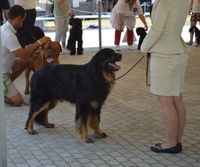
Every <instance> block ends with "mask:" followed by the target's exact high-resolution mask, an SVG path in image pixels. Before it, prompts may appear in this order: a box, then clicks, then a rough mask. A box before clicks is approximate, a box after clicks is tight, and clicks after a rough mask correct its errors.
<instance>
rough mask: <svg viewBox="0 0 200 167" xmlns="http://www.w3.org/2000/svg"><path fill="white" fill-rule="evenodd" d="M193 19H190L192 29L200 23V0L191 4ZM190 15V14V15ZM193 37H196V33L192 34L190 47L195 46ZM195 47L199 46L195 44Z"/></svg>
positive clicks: (194, 0) (193, 0)
mask: <svg viewBox="0 0 200 167" xmlns="http://www.w3.org/2000/svg"><path fill="white" fill-rule="evenodd" d="M190 7H191V12H192V14H191V18H190V27H193V26H196V24H197V22H198V21H199V22H200V0H192V1H191V4H190ZM189 14H190V13H189ZM193 37H194V32H190V41H189V42H187V44H188V45H192V44H193ZM195 46H198V45H197V44H195Z"/></svg>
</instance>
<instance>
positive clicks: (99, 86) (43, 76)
mask: <svg viewBox="0 0 200 167" xmlns="http://www.w3.org/2000/svg"><path fill="white" fill-rule="evenodd" d="M121 58H122V55H121V54H119V53H115V52H114V51H113V50H112V49H102V50H100V51H99V52H97V54H96V55H95V56H94V57H93V58H92V59H91V60H90V62H88V63H87V64H84V65H69V64H60V65H52V64H51V65H46V66H45V67H44V68H43V69H41V70H38V71H36V72H35V73H34V74H33V76H32V79H31V95H30V112H29V117H28V120H27V122H26V127H25V129H27V131H28V133H30V134H34V133H35V130H34V129H33V127H34V121H36V122H37V123H39V124H41V125H44V126H45V127H48V128H54V124H50V123H49V122H48V112H49V110H50V109H52V108H54V107H55V106H56V103H57V101H59V100H67V101H69V102H71V103H73V104H76V116H75V123H76V130H77V132H78V133H79V134H80V138H81V139H82V140H84V141H86V142H93V140H92V139H91V138H90V137H89V134H88V130H89V128H91V129H92V130H94V132H95V135H96V136H97V137H100V138H105V137H106V136H107V135H106V134H105V133H104V132H102V131H101V130H100V128H99V123H100V113H101V107H102V105H103V103H104V101H105V100H106V98H107V96H108V94H109V93H110V91H111V88H112V87H113V85H114V83H115V72H116V71H118V70H119V69H120V66H118V65H116V64H115V62H117V61H120V60H121Z"/></svg>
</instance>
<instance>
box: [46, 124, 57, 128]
mask: <svg viewBox="0 0 200 167" xmlns="http://www.w3.org/2000/svg"><path fill="white" fill-rule="evenodd" d="M45 128H55V124H52V123H48V124H46V125H45Z"/></svg>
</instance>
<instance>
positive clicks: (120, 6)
mask: <svg viewBox="0 0 200 167" xmlns="http://www.w3.org/2000/svg"><path fill="white" fill-rule="evenodd" d="M119 13H120V14H122V15H123V17H124V21H126V26H127V27H128V28H129V29H133V28H134V25H135V23H133V17H135V16H136V15H137V14H138V15H140V14H143V11H142V8H141V6H140V1H139V0H136V3H135V4H134V5H133V6H132V8H131V9H130V7H129V4H128V3H126V1H125V0H118V2H117V3H116V5H115V6H114V8H113V9H112V12H111V18H110V22H111V24H112V27H113V28H115V29H118V28H119V25H118V21H119V19H118V18H117V15H118V14H119Z"/></svg>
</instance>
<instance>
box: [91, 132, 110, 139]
mask: <svg viewBox="0 0 200 167" xmlns="http://www.w3.org/2000/svg"><path fill="white" fill-rule="evenodd" d="M93 137H95V138H106V137H107V134H106V133H104V132H101V133H94V134H93Z"/></svg>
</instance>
